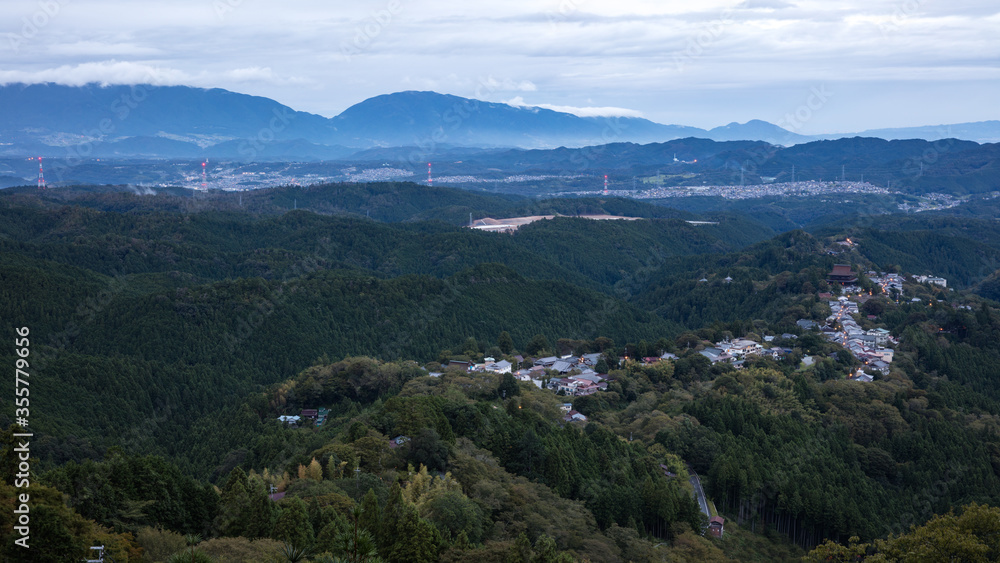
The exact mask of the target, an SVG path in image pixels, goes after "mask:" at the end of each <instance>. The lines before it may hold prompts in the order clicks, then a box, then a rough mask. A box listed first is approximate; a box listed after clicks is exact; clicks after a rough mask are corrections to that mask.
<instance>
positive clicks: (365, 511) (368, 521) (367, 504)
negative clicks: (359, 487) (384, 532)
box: [358, 489, 382, 536]
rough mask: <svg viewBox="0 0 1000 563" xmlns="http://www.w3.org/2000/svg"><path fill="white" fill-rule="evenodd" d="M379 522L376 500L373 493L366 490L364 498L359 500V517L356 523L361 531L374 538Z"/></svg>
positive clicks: (380, 517) (370, 490)
mask: <svg viewBox="0 0 1000 563" xmlns="http://www.w3.org/2000/svg"><path fill="white" fill-rule="evenodd" d="M381 521H382V514H381V511H380V510H379V506H378V499H377V498H376V497H375V491H374V490H373V489H368V492H367V493H365V496H364V498H363V499H361V515H360V517H359V518H358V523H359V524H360V525H361V528H362V529H363V530H365V531H367V532H368V533H369V534H372V535H373V536H374V535H376V534H378V532H379V524H380V523H381Z"/></svg>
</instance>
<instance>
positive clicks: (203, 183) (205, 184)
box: [201, 159, 208, 190]
mask: <svg viewBox="0 0 1000 563" xmlns="http://www.w3.org/2000/svg"><path fill="white" fill-rule="evenodd" d="M206 166H208V159H206V160H205V162H202V163H201V189H203V190H207V189H208V181H207V177H206V176H205V167H206Z"/></svg>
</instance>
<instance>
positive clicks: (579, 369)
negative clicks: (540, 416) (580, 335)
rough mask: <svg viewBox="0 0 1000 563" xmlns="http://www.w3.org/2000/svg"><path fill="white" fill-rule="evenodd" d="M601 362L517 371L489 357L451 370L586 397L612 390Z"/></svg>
mask: <svg viewBox="0 0 1000 563" xmlns="http://www.w3.org/2000/svg"><path fill="white" fill-rule="evenodd" d="M514 359H515V360H516V361H517V362H518V364H519V365H523V364H524V357H523V356H516V357H515V358H514ZM657 359H659V358H657ZM600 360H601V354H584V355H582V356H573V355H569V356H549V357H546V358H539V359H537V360H534V362H532V364H533V365H532V367H530V368H523V369H519V370H517V371H514V369H513V367H514V366H513V364H511V363H510V362H508V361H506V360H501V361H499V362H498V361H496V360H494V359H493V358H485V359H484V360H483V363H481V364H474V363H472V362H462V361H451V362H448V367H449V368H456V367H457V368H459V369H464V370H466V371H468V372H470V373H475V372H480V373H487V372H489V373H498V374H504V373H510V374H512V375H513V376H514V377H515V378H516V379H517V380H518V381H525V382H529V383H533V384H534V385H535V386H536V387H538V388H539V389H551V390H553V391H556V392H559V391H562V393H563V394H564V395H570V396H583V395H591V394H593V393H596V392H597V391H598V390H607V388H608V382H607V379H608V377H607V375H606V374H600V373H597V370H596V368H597V363H598V362H599V361H600ZM553 372H554V373H553ZM431 375H432V376H440V375H441V374H440V373H432V374H431ZM581 416H582V415H581Z"/></svg>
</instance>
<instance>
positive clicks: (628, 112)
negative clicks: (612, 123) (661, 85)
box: [504, 96, 643, 117]
mask: <svg viewBox="0 0 1000 563" xmlns="http://www.w3.org/2000/svg"><path fill="white" fill-rule="evenodd" d="M504 103H505V104H507V105H509V106H514V107H516V108H532V107H537V108H542V109H550V110H552V111H558V112H562V113H571V114H573V115H576V116H579V117H642V116H643V115H642V112H641V111H636V110H634V109H627V108H616V107H575V106H559V105H553V104H534V105H532V104H527V103H525V101H524V98H522V97H521V96H516V97H514V98H511V99H509V100H505V101H504Z"/></svg>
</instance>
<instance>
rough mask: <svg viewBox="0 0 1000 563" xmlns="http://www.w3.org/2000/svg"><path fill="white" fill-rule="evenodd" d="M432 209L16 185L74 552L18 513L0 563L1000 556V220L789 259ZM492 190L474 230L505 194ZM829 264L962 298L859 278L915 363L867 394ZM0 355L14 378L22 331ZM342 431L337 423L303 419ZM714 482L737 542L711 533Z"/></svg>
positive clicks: (655, 219)
mask: <svg viewBox="0 0 1000 563" xmlns="http://www.w3.org/2000/svg"><path fill="white" fill-rule="evenodd" d="M411 186H412V185H400V186H399V191H398V193H396V194H391V192H392V190H393V187H392V186H391V185H381V186H372V187H359V186H357V185H344V186H340V187H338V186H328V187H326V188H315V189H314V192H313V193H312V195H310V196H308V197H303V196H301V195H298V196H293V197H303V199H302V200H298V205H299V207H300V209H299V210H292V211H285V212H279V211H278V210H277V208H276V207H275V208H271V209H266V205H265V202H268V201H273V200H274V198H278V199H279V200H280V198H283V197H287V196H288V195H290V194H291V193H292V192H291V191H289V190H288V189H279V190H275V191H273V192H271V191H267V190H261V191H260V193H259V194H256V195H255V197H256V198H258V199H257V200H256V203H254V205H258V206H259V207H258V208H256V210H255V211H247V212H242V211H240V210H239V209H230V208H227V207H226V206H228V205H229V204H230V203H231V202H228V200H227V202H228V203H226V204H225V205H222V206H213V205H207V206H206V207H204V208H199V209H193V208H185V207H184V206H181V205H178V204H177V202H176V201H175V199H177V198H178V197H179V196H177V195H170V194H160V195H157V196H138V195H134V194H128V193H124V192H121V191H113V190H112V191H107V190H100V189H94V188H85V189H80V190H79V191H78V192H72V191H68V192H64V193H61V194H59V193H58V192H56V191H53V193H52V194H44V195H42V196H35V195H33V194H31V193H28V192H26V191H21V192H10V193H4V192H0V196H2V197H0V255H2V259H0V311H2V313H0V317H2V318H3V319H5V320H6V321H7V324H8V326H9V327H10V328H12V329H13V328H14V327H21V326H28V327H30V329H31V334H32V337H31V340H32V342H31V356H30V358H31V361H30V370H31V374H32V375H31V378H32V379H31V412H32V416H31V424H30V428H28V430H30V431H31V432H33V434H34V436H33V438H32V442H31V455H32V472H33V475H32V484H31V487H30V491H31V498H32V502H33V503H34V504H33V505H32V534H33V536H35V537H37V538H39V539H40V538H43V537H44V538H46V539H45V541H44V543H43V542H42V541H39V542H38V543H36V544H35V548H33V549H32V550H30V553H29V555H28V556H27V558H25V553H26V552H24V551H19V550H20V549H22V548H19V547H16V546H15V545H14V544H13V539H12V537H13V534H14V531H13V527H14V525H15V521H14V520H13V519H11V518H10V514H9V513H6V512H5V513H4V516H3V518H4V519H5V520H3V522H0V524H2V526H3V527H2V534H3V536H4V544H3V548H2V549H3V551H2V552H0V553H2V554H3V557H4V558H6V560H8V561H66V560H73V559H80V558H82V557H84V556H85V555H86V554H87V553H86V552H87V548H88V547H89V546H90V545H105V546H106V547H107V549H108V553H109V554H111V556H112V557H113V558H114V560H115V561H167V560H170V561H188V560H193V561H261V562H272V561H314V562H322V561H345V560H346V561H376V560H383V561H474V560H475V561H524V562H529V561H577V560H589V561H711V560H718V561H726V560H739V561H776V560H792V559H798V558H801V557H803V556H807V557H809V558H814V559H817V560H819V559H822V558H824V557H839V558H840V559H838V560H845V561H846V560H856V559H857V558H858V557H862V558H864V557H868V558H871V559H872V560H873V561H875V560H923V559H920V557H921V555H919V553H923V552H920V551H919V549H926V546H927V544H928V542H931V543H933V542H936V541H937V542H947V541H949V540H948V538H950V537H952V536H953V535H955V534H963V535H964V537H967V538H969V539H968V541H967V542H966V544H963V546H961V547H955V546H952V548H953V549H955V550H956V551H954V553H959V554H962V553H977V554H979V555H978V557H981V558H982V559H980V560H990V557H991V555H990V554H995V553H996V552H997V547H996V545H995V539H994V538H995V534H994V535H991V534H993V533H994V532H991V530H994V529H995V528H994V527H991V526H995V523H996V519H997V514H996V509H995V508H989V507H991V506H993V507H995V506H1000V386H998V385H997V383H996V382H997V381H1000V352H998V350H997V347H996V345H995V343H996V341H997V339H998V338H1000V304H998V303H997V302H996V301H992V300H991V298H993V297H995V295H994V294H992V293H990V288H991V287H993V286H992V285H991V284H993V285H995V284H996V282H995V281H994V280H995V277H996V276H995V274H993V272H994V270H996V269H997V265H996V264H995V261H996V257H997V256H998V254H997V253H998V240H1000V237H998V236H997V231H996V228H995V226H992V225H987V224H986V222H985V221H984V222H983V225H981V227H982V228H979V227H973V228H968V227H966V226H964V225H966V224H967V223H966V221H965V220H962V221H957V220H952V219H949V218H948V217H942V216H940V215H929V216H927V217H926V218H924V217H912V216H909V217H891V216H887V217H886V218H885V220H883V221H879V222H877V223H872V222H866V221H864V220H859V221H856V222H854V223H851V224H848V225H844V226H843V228H840V229H835V228H833V227H831V226H825V227H823V228H821V229H818V230H816V231H814V232H812V233H809V232H805V231H802V230H791V231H788V232H784V233H782V234H780V235H777V236H775V234H774V231H772V230H770V228H768V227H765V226H763V225H762V224H761V223H760V222H759V221H757V220H756V219H755V218H754V217H753V216H747V215H740V214H731V215H716V216H712V217H710V218H711V219H713V220H718V225H701V226H694V225H691V224H689V223H686V222H685V220H690V219H699V220H700V219H705V218H706V217H705V216H693V215H690V214H686V213H683V212H675V211H672V210H669V209H666V208H659V207H656V206H651V205H645V204H638V203H635V202H622V201H619V200H613V199H611V200H607V201H603V202H602V201H598V200H569V199H565V200H555V201H552V202H545V201H542V202H537V201H517V200H514V199H507V200H504V201H503V202H502V203H497V205H503V207H502V208H499V209H501V210H504V211H510V210H513V211H514V212H516V213H522V212H523V213H534V212H536V211H537V212H540V213H550V212H553V213H559V214H567V215H570V214H577V213H580V212H587V213H591V212H599V213H605V212H616V213H622V214H629V215H633V216H639V217H643V218H644V219H643V220H641V221H589V220H585V219H579V218H570V217H559V218H556V219H553V220H549V221H540V222H536V223H533V224H531V225H528V226H525V227H523V228H521V229H520V230H519V231H517V232H516V233H514V234H494V233H482V232H475V231H471V230H468V229H463V228H461V227H458V226H456V224H455V223H460V222H461V219H460V215H458V212H457V211H456V210H452V212H453V214H454V215H455V217H456V219H455V221H453V222H452V224H449V223H448V222H447V221H425V220H424V219H426V218H427V217H428V216H429V215H428V214H430V215H434V214H435V213H436V211H435V209H436V208H435V207H434V206H435V205H446V204H447V203H448V198H447V197H445V196H446V195H447V194H442V195H438V196H435V197H437V198H438V199H439V200H440V201H439V202H436V201H434V198H430V199H428V200H427V201H426V202H423V203H422V204H421V205H423V207H420V206H417V205H416V203H414V202H415V201H417V200H419V198H418V197H416V196H415V195H414V194H413V191H412V188H411ZM366 190H367V191H366ZM303 191H308V190H303ZM5 192H6V191H5ZM386 193H390V195H386ZM350 194H354V195H350ZM359 194H360V195H359ZM379 194H381V195H379ZM144 197H145V199H144ZM213 197H214V196H213ZM310 197H311V198H313V200H310V199H309V198H310ZM354 197H357V198H360V199H358V200H356V201H355V200H352V199H351V198H354ZM463 197H464V196H463ZM468 197H469V198H471V199H469V200H468V201H466V202H465V203H462V206H463V211H462V213H464V214H466V215H467V213H468V211H465V209H468V208H470V207H475V206H478V205H487V204H490V203H484V201H486V200H485V199H479V200H476V199H475V198H488V197H493V196H475V197H473V196H468ZM269 198H270V199H269ZM499 199H502V198H498V199H497V200H491V201H494V202H495V201H498V200H499ZM375 200H384V201H383V203H381V204H380V205H382V206H383V207H382V208H381V209H382V211H379V212H377V213H369V215H370V217H365V216H364V214H362V213H359V212H358V211H359V209H360V208H361V207H362V206H363V205H366V204H367V203H364V204H362V203H358V202H360V201H364V202H368V203H371V202H373V201H375ZM403 200H406V201H409V202H410V203H406V204H402V203H401V202H402V201H403ZM455 201H459V202H461V201H463V200H461V199H456V200H455ZM303 202H307V203H308V204H309V206H310V207H312V208H313V209H310V210H303V209H301V207H302V206H303ZM442 202H444V203H442ZM245 203H247V204H249V203H251V202H249V201H248V202H245ZM279 207H280V206H279ZM391 208H395V209H396V211H394V212H393V213H396V214H390V212H389V211H388V210H389V209H391ZM574 210H575V212H574ZM494 215H495V216H499V215H502V213H496V214H494ZM847 236H849V237H851V238H852V240H855V243H854V245H853V246H844V245H839V244H836V241H838V240H843V238H844V237H847ZM835 263H846V264H851V265H852V267H853V268H854V269H855V271H858V272H865V271H867V270H869V269H874V270H876V271H879V270H887V271H898V272H901V273H904V274H910V273H913V274H929V273H934V274H937V275H944V276H946V277H948V278H949V280H948V281H949V287H952V286H956V287H957V290H951V289H946V288H941V287H937V286H932V285H927V284H919V283H916V282H915V281H912V280H910V279H909V278H908V279H907V281H906V282H905V291H904V293H905V295H906V297H907V298H910V297H915V298H918V299H919V301H915V302H911V301H910V300H909V299H904V300H901V301H899V302H898V303H897V302H896V300H894V299H892V298H891V296H889V295H886V296H879V295H877V294H876V293H875V291H877V288H875V287H874V286H873V285H872V284H871V282H869V281H867V278H864V276H862V278H863V279H862V280H861V282H860V283H861V284H862V285H863V286H864V287H865V289H866V291H867V290H872V291H873V294H872V295H871V296H868V297H867V298H866V299H865V300H864V306H863V312H864V314H863V315H860V316H859V320H860V322H861V323H862V324H863V326H864V327H865V328H876V327H878V328H885V329H886V330H888V331H890V333H891V334H892V335H893V337H894V338H896V339H898V342H899V343H898V345H896V359H895V360H894V361H893V363H892V369H891V370H890V371H889V372H888V373H887V374H886V375H880V376H879V377H878V378H877V379H876V380H875V381H874V382H871V383H862V382H858V381H851V380H847V378H846V376H847V374H848V373H849V372H850V371H852V370H854V369H856V368H857V367H858V365H859V362H858V360H857V359H855V358H853V357H852V356H851V355H850V354H849V353H847V352H846V351H845V350H844V349H843V348H841V347H840V346H839V345H838V344H834V343H831V342H829V341H828V340H827V339H825V338H823V337H822V336H821V335H820V334H819V333H818V332H815V331H809V330H805V329H803V328H802V327H801V326H799V325H798V324H797V321H798V320H800V319H809V320H815V321H823V319H825V318H826V316H827V315H828V314H829V312H830V308H829V306H828V305H827V300H826V299H824V298H821V297H820V296H819V294H820V293H822V292H833V293H838V291H839V290H838V288H837V287H836V286H831V285H830V284H828V283H827V281H826V277H827V274H828V273H829V271H830V269H831V268H832V266H833V264H835ZM991 274H992V277H991ZM782 335H785V336H784V337H783V336H782ZM765 337H768V338H771V339H772V342H773V345H780V346H784V347H785V348H787V349H788V353H787V354H785V355H784V356H783V357H782V359H780V360H774V359H770V358H768V359H764V358H759V359H755V360H752V361H748V362H747V364H746V365H744V366H742V369H736V368H734V367H733V366H731V365H729V364H724V363H721V364H716V365H713V364H711V363H710V362H709V360H708V359H707V358H706V357H705V356H703V355H702V354H701V353H700V352H701V351H702V350H704V349H705V348H706V347H709V346H712V345H713V344H714V343H716V342H719V341H721V340H724V339H732V338H749V339H752V340H756V341H759V342H764V338H765ZM589 352H594V353H600V354H601V355H602V363H601V364H600V368H601V371H602V373H606V375H607V377H608V386H607V389H606V390H602V391H600V392H598V393H596V394H594V395H588V396H580V397H569V396H567V397H561V396H558V395H557V394H556V393H555V392H554V391H552V390H549V389H539V388H537V387H536V386H535V385H533V384H532V383H528V382H519V381H517V380H516V379H514V378H513V377H511V376H510V375H505V376H501V375H497V374H491V373H469V372H466V371H464V370H460V369H456V368H453V367H452V368H449V367H448V366H447V364H448V362H449V361H474V362H481V361H483V360H484V358H485V357H493V358H496V359H507V360H510V361H511V362H514V363H517V362H519V361H520V360H519V359H518V356H521V358H522V359H527V361H528V363H527V364H526V365H528V366H530V365H531V363H530V361H531V358H538V357H542V356H548V355H564V354H582V353H589ZM664 353H672V354H673V355H674V357H673V359H670V360H664V361H661V362H655V363H645V362H642V361H637V360H638V359H641V358H643V357H648V356H659V355H661V354H664ZM805 357H810V358H812V359H813V360H814V361H812V363H811V364H807V363H803V361H802V360H803V358H805ZM0 358H2V361H4V362H7V363H8V365H12V364H14V363H15V360H16V358H17V355H16V354H15V351H14V348H13V338H10V339H8V341H7V344H6V345H5V346H4V347H3V348H2V349H0ZM516 367H520V366H516ZM555 375H556V374H550V376H552V377H555ZM564 403H571V407H570V408H572V409H573V410H575V411H577V412H579V413H581V414H582V415H585V416H586V418H587V420H586V421H585V422H578V421H572V422H570V421H567V420H565V418H564V415H565V410H564V409H563V408H562V405H563V404H564ZM318 408H323V409H328V411H327V412H328V414H327V415H326V419H325V422H323V424H322V425H319V426H316V425H313V424H303V425H302V426H301V427H299V426H296V425H287V424H284V423H281V422H279V421H278V420H277V419H278V417H279V416H282V415H295V414H299V412H300V411H302V409H318ZM12 415H13V408H9V409H5V410H4V411H3V412H2V413H0V425H2V427H3V428H4V429H6V430H5V431H4V434H3V439H2V446H0V447H3V448H4V455H3V460H4V465H5V471H6V472H7V473H6V474H7V475H13V474H14V473H16V471H15V470H14V467H15V465H14V460H15V458H16V455H15V452H14V448H16V447H17V442H16V441H15V439H14V437H13V434H14V433H15V432H18V431H19V429H18V427H16V426H13V422H14V420H13V417H12ZM400 436H402V437H404V438H403V439H401V440H400V439H398V438H399V437H400ZM695 475H699V476H700V477H701V479H702V482H703V484H704V489H705V492H706V494H707V497H708V499H709V500H710V501H711V509H710V510H711V512H712V513H713V514H719V515H721V516H723V517H724V518H725V519H726V527H725V530H726V531H725V534H724V536H723V538H711V537H710V536H708V535H706V534H705V533H704V529H705V526H706V518H705V515H704V514H703V513H702V511H701V510H700V509H699V506H698V504H697V503H696V502H695V500H694V496H693V494H692V493H693V488H692V485H691V482H690V479H689V478H692V477H694V476H695ZM2 487H3V489H2V494H3V498H4V499H5V502H7V503H11V504H13V503H14V502H15V499H16V496H15V495H16V494H17V493H18V492H19V491H18V490H17V489H16V488H15V487H14V486H13V483H12V482H11V481H9V480H8V481H5V482H4V484H3V485H2ZM272 494H275V495H276V496H274V497H273V498H274V499H277V500H273V499H272V497H271V496H270V495H272ZM278 497H281V498H280V499H279V498H278ZM949 510H953V511H954V512H952V513H951V514H949ZM935 515H937V516H935ZM911 526H912V528H911ZM956 530H958V531H956ZM928 538H929V539H928ZM921 546H923V547H921ZM960 549H965V550H967V551H961V550H960ZM810 550H815V551H811V553H808V555H806V554H807V552H810ZM907 550H909V551H907ZM914 550H917V551H914ZM909 553H916V554H917V555H907V554H909ZM900 554H903V555H900ZM879 557H881V558H883V559H879ZM907 557H911V559H907ZM959 557H960V558H961V557H964V555H959ZM969 557H970V558H968V559H967V560H976V559H975V558H972V557H971V556H969ZM852 558H853V559H852ZM893 558H895V559H893Z"/></svg>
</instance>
